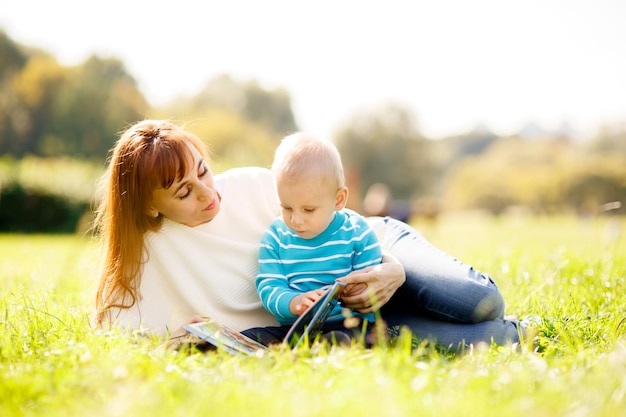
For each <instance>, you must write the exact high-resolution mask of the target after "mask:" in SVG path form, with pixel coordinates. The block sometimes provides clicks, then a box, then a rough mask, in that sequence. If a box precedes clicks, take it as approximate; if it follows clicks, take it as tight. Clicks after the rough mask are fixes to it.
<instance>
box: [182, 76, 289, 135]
mask: <svg viewBox="0 0 626 417" xmlns="http://www.w3.org/2000/svg"><path fill="white" fill-rule="evenodd" d="M178 104H179V105H180V104H184V103H181V102H179V103H178ZM213 107H218V108H224V109H228V110H230V111H234V112H238V113H241V114H242V115H243V117H245V118H246V119H248V120H249V121H251V122H252V123H256V124H260V125H263V126H265V127H266V128H267V129H268V130H270V131H271V132H275V133H277V134H279V135H280V136H284V135H285V134H287V133H291V132H293V131H294V130H296V129H297V127H296V122H295V119H294V116H293V112H292V109H291V99H290V97H289V94H288V93H287V91H285V90H284V89H282V88H277V89H274V90H270V89H264V88H262V87H261V86H260V85H259V83H258V82H257V81H254V80H252V81H246V82H236V81H235V80H233V79H232V78H231V77H230V76H228V75H221V76H218V77H216V78H213V79H211V80H209V81H208V82H207V84H206V85H205V87H204V88H203V89H202V91H200V92H199V93H198V94H197V95H195V96H194V97H193V98H192V99H191V100H189V104H188V108H189V110H190V111H191V112H193V113H198V112H201V111H203V110H206V109H207V108H213Z"/></svg>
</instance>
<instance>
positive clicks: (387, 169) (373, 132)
mask: <svg viewBox="0 0 626 417" xmlns="http://www.w3.org/2000/svg"><path fill="white" fill-rule="evenodd" d="M335 141H336V144H337V147H338V149H339V151H340V152H341V155H342V159H343V161H344V165H345V168H346V172H347V173H348V174H350V173H352V172H357V173H358V178H359V181H358V182H359V190H354V191H353V192H358V193H360V195H361V196H362V195H364V193H365V191H366V190H367V189H368V188H369V187H370V186H371V185H373V184H375V183H383V184H386V185H387V186H388V187H389V189H390V192H391V196H392V197H393V198H394V199H402V200H410V199H413V198H414V197H416V196H418V195H425V194H428V193H429V192H430V191H431V186H432V181H433V180H434V175H433V174H434V166H433V164H432V161H431V159H430V149H431V148H430V142H429V141H427V140H426V139H425V138H424V137H423V136H422V135H421V133H420V132H419V129H418V127H417V123H416V120H415V117H414V115H413V114H412V113H411V111H410V110H409V109H408V108H406V107H404V106H402V105H397V104H389V105H386V106H385V107H383V108H380V109H375V110H372V111H362V112H357V113H355V114H354V115H353V116H352V117H351V118H350V119H349V120H348V121H347V122H345V123H344V125H343V128H340V129H339V130H338V133H337V134H336V136H335Z"/></svg>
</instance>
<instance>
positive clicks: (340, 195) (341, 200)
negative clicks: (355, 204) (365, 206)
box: [335, 187, 349, 210]
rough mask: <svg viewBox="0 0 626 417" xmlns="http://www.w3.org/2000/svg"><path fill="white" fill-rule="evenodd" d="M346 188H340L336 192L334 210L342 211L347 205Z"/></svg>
mask: <svg viewBox="0 0 626 417" xmlns="http://www.w3.org/2000/svg"><path fill="white" fill-rule="evenodd" d="M348 194H349V193H348V187H341V188H340V189H339V190H338V191H337V198H336V199H335V210H343V208H344V207H346V204H347V203H348Z"/></svg>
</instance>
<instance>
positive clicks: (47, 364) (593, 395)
mask: <svg viewBox="0 0 626 417" xmlns="http://www.w3.org/2000/svg"><path fill="white" fill-rule="evenodd" d="M417 226H418V228H420V230H422V232H423V233H424V234H425V235H426V236H427V237H428V238H429V239H430V240H431V241H432V242H433V243H435V244H437V245H438V246H439V247H441V248H443V249H445V250H446V251H448V252H449V253H451V254H453V255H455V256H457V257H459V258H460V259H462V260H464V261H466V262H469V263H472V264H474V265H475V266H476V267H477V268H479V269H481V270H485V271H488V272H490V273H491V274H492V275H493V276H494V277H495V278H496V280H497V282H498V284H499V286H500V288H501V290H502V292H503V293H504V295H505V298H506V300H507V306H508V311H507V313H508V314H516V315H519V316H524V315H527V314H539V315H540V316H542V317H545V318H548V317H549V318H551V320H544V322H543V323H542V324H541V325H540V326H539V328H538V335H537V340H536V341H535V343H529V344H525V345H523V346H522V347H521V349H517V350H516V349H513V347H511V346H505V347H495V346H479V347H476V348H474V349H470V350H468V351H467V352H465V353H464V354H462V355H457V356H451V355H450V354H448V353H445V352H443V351H441V350H439V349H435V348H433V347H432V346H429V345H427V344H420V343H419V341H415V340H412V339H411V338H410V337H407V336H406V335H404V334H403V335H401V336H400V337H399V338H398V339H397V340H396V341H395V343H394V344H393V345H392V346H387V347H384V346H380V347H376V348H374V349H371V350H364V349H361V348H351V349H334V350H328V349H324V348H320V349H312V350H302V351H298V352H295V353H291V352H289V353H285V352H279V351H272V352H270V353H269V354H267V355H265V356H263V357H260V358H239V357H233V356H229V355H228V354H223V353H197V352H192V353H189V352H178V353H176V352H172V351H169V350H167V349H165V348H164V347H163V346H162V345H161V344H160V343H158V342H157V341H154V340H147V339H141V338H135V337H131V336H128V335H124V334H121V333H120V332H117V331H111V332H98V331H94V330H92V329H91V328H90V326H89V316H90V314H91V305H92V300H93V293H94V287H95V284H96V283H95V271H96V269H97V259H98V258H97V244H96V242H94V241H92V240H90V239H89V238H81V237H75V236H34V235H28V236H22V235H2V236H0V415H2V416H87V415H90V416H91V415H93V416H139V417H142V416H150V417H154V416H186V417H188V416H196V415H226V416H251V415H258V416H268V415H269V416H273V415H276V416H279V415H285V416H317V415H355V416H380V415H383V416H448V415H454V416H487V417H488V416H498V417H501V416H507V417H509V416H524V417H531V416H532V417H536V416H550V417H552V416H571V417H578V416H607V417H609V416H610V417H614V416H619V415H626V378H624V375H626V343H625V342H626V338H625V336H624V335H625V333H626V323H624V321H625V320H626V311H625V306H626V291H625V288H624V287H625V282H624V281H625V279H626V238H624V236H623V234H624V233H625V232H626V227H625V226H626V224H625V222H624V221H623V220H622V221H621V227H622V229H621V231H622V236H621V237H620V238H619V239H617V240H608V239H607V236H606V230H607V219H599V220H593V221H591V220H590V221H580V220H576V219H571V218H559V219H552V218H545V219H518V220H511V219H509V220H493V219H487V218H481V217H475V218H467V217H463V218H454V217H450V216H449V217H447V218H444V219H441V221H440V222H439V223H437V224H434V225H433V224H421V223H420V222H418V223H417ZM536 347H538V348H539V351H537V349H536Z"/></svg>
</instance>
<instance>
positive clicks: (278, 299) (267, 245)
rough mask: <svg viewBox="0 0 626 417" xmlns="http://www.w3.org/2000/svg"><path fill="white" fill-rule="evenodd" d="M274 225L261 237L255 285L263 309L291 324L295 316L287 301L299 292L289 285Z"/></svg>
mask: <svg viewBox="0 0 626 417" xmlns="http://www.w3.org/2000/svg"><path fill="white" fill-rule="evenodd" d="M274 225H275V223H274V224H272V226H271V227H270V228H269V229H268V230H267V231H266V232H265V234H264V235H263V238H262V239H261V245H260V248H259V271H258V274H257V277H256V287H257V292H258V293H259V297H260V298H261V301H262V302H263V306H264V307H265V309H266V310H267V311H269V312H270V313H272V314H273V315H274V316H275V317H276V320H277V321H278V322H279V323H280V324H291V323H293V322H294V321H295V320H296V319H297V316H295V315H293V314H291V311H290V310H289V303H290V302H291V300H292V299H293V297H295V296H296V295H298V294H299V292H298V291H294V290H293V289H291V288H290V287H289V280H288V276H287V274H286V272H285V269H284V267H283V264H282V262H281V259H280V252H279V238H278V236H277V233H278V232H277V231H276V228H275V227H274Z"/></svg>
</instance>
